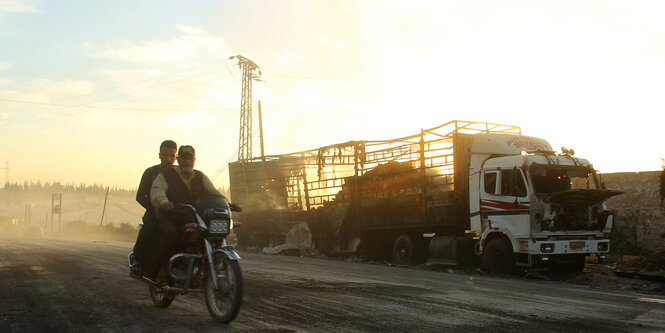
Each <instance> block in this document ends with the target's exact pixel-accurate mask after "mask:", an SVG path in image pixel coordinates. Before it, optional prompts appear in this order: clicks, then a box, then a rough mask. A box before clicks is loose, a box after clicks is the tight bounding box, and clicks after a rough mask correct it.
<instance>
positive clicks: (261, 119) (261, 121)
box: [259, 101, 266, 163]
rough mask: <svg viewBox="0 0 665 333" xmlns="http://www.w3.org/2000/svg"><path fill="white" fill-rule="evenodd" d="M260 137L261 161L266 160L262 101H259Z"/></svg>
mask: <svg viewBox="0 0 665 333" xmlns="http://www.w3.org/2000/svg"><path fill="white" fill-rule="evenodd" d="M259 139H260V141H259V142H261V161H263V162H264V163H265V162H266V154H265V152H264V151H263V117H262V116H261V101H259Z"/></svg>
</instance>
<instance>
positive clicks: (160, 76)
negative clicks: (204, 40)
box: [6, 59, 229, 112]
mask: <svg viewBox="0 0 665 333" xmlns="http://www.w3.org/2000/svg"><path fill="white" fill-rule="evenodd" d="M221 62H226V63H227V64H228V62H229V59H223V60H217V61H213V62H211V63H207V64H203V65H197V66H192V67H188V68H185V69H182V70H179V71H175V72H170V73H166V74H161V75H157V76H153V77H150V78H147V79H141V80H138V81H134V82H129V83H125V84H121V85H117V86H113V87H109V88H104V89H102V90H97V91H93V92H91V93H86V94H81V95H76V96H70V97H65V98H62V99H59V100H57V101H56V102H62V101H66V100H70V99H74V98H80V97H85V96H90V95H96V94H99V93H102V92H106V91H111V90H117V89H119V88H124V87H128V86H131V85H134V84H138V83H142V82H147V81H151V80H155V79H159V78H163V77H167V76H171V75H174V74H178V73H182V72H186V71H189V70H192V69H195V68H201V67H206V66H210V65H214V64H218V63H221ZM227 68H228V67H227ZM20 109H21V108H18V109H10V110H6V111H7V112H13V111H16V110H20Z"/></svg>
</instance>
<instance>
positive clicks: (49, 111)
mask: <svg viewBox="0 0 665 333" xmlns="http://www.w3.org/2000/svg"><path fill="white" fill-rule="evenodd" d="M223 61H228V59H225V60H222V61H217V62H213V63H209V64H205V65H200V66H194V67H190V68H188V69H184V70H181V71H177V72H173V73H168V74H163V75H159V76H156V77H153V78H149V79H143V80H139V81H135V82H132V83H128V84H124V85H119V86H116V87H113V88H108V89H103V90H100V91H97V92H92V93H89V94H83V95H78V96H72V97H68V98H64V99H60V100H58V101H63V100H69V99H74V98H79V97H85V96H89V95H95V94H97V93H100V92H106V91H111V90H115V89H118V88H122V87H126V86H131V85H134V84H138V83H142V82H147V81H151V80H156V79H158V78H162V77H166V76H171V75H173V74H176V73H181V72H185V71H188V70H191V69H194V68H201V67H205V66H209V65H212V64H216V63H220V62H223ZM222 70H224V69H218V70H215V71H208V72H205V73H202V74H197V75H193V76H189V77H185V78H182V79H178V80H174V81H169V82H165V83H162V84H157V85H152V86H149V87H146V88H144V89H140V90H137V91H134V92H135V93H136V92H142V91H147V90H151V89H155V88H158V87H162V86H166V85H170V84H173V83H177V82H181V81H185V80H189V79H193V78H196V77H200V76H203V75H210V74H211V73H215V72H219V71H222ZM229 76H232V74H231V73H229V75H226V76H221V77H216V78H214V79H213V80H210V81H205V82H204V84H205V83H210V82H213V81H216V80H219V79H220V78H226V77H229ZM197 85H200V84H193V85H189V86H186V87H184V88H182V89H187V88H191V87H194V86H197ZM176 90H178V89H176ZM171 91H173V90H169V91H167V92H171ZM115 97H117V96H110V97H107V98H103V99H98V100H97V101H93V102H89V103H82V104H79V105H77V106H74V107H80V106H83V105H87V104H92V103H96V102H100V101H104V100H108V99H111V98H115ZM152 97H153V96H149V97H145V98H137V99H133V100H129V101H125V102H123V103H121V104H124V103H128V102H132V101H136V100H140V99H146V98H152ZM3 100H5V101H12V100H9V99H3ZM17 102H21V101H17ZM31 104H32V103H31ZM34 104H35V105H43V104H40V103H34ZM49 104H50V103H49ZM54 105H57V104H54ZM65 107H72V106H69V105H68V106H65ZM19 109H20V108H19ZM19 109H13V110H8V112H13V111H16V110H19ZM60 110H62V109H58V110H48V111H42V112H33V113H30V114H23V115H19V116H15V117H11V118H7V119H5V122H7V121H8V120H16V119H21V118H26V117H33V116H38V115H43V114H46V113H53V112H58V111H60ZM77 113H80V112H77ZM77 113H74V114H77Z"/></svg>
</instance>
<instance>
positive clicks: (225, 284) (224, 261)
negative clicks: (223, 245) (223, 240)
mask: <svg viewBox="0 0 665 333" xmlns="http://www.w3.org/2000/svg"><path fill="white" fill-rule="evenodd" d="M213 260H214V261H215V263H214V267H215V274H216V275H217V284H218V285H219V288H218V289H215V285H214V284H213V282H212V277H211V276H210V275H209V276H208V277H207V278H206V279H205V282H204V291H205V299H206V306H207V307H208V312H209V313H210V316H212V318H213V319H215V321H217V322H219V323H229V322H231V321H232V320H233V319H235V317H236V316H237V315H238V312H239V311H240V305H241V304H242V292H243V282H242V272H241V271H240V264H238V261H236V260H230V259H229V258H228V257H226V255H224V254H222V253H216V254H215V255H214V258H213Z"/></svg>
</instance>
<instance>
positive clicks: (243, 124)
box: [229, 55, 261, 162]
mask: <svg viewBox="0 0 665 333" xmlns="http://www.w3.org/2000/svg"><path fill="white" fill-rule="evenodd" d="M233 58H237V59H238V67H240V68H241V69H242V97H241V99H240V139H239V141H238V161H239V162H245V161H248V160H250V159H251V158H252V81H253V80H258V79H259V77H260V76H261V71H260V70H259V66H258V65H257V64H255V63H254V62H253V61H251V60H249V59H247V58H245V57H243V56H241V55H235V56H232V57H230V58H229V59H233Z"/></svg>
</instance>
